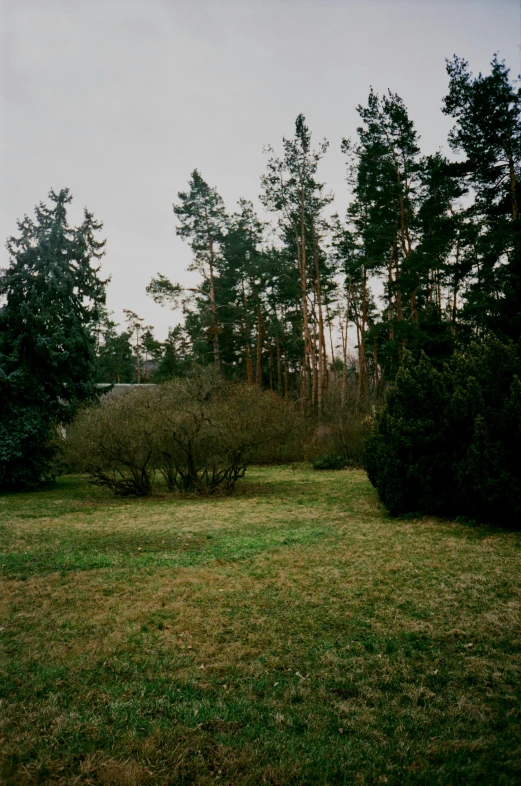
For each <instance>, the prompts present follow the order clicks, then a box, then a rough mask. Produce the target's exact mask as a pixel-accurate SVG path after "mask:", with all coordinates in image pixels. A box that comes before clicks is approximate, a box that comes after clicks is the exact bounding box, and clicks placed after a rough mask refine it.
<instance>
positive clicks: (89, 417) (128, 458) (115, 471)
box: [65, 388, 156, 496]
mask: <svg viewBox="0 0 521 786" xmlns="http://www.w3.org/2000/svg"><path fill="white" fill-rule="evenodd" d="M152 390H153V388H152V389H151V388H142V389H139V388H137V389H136V390H132V391H130V392H128V393H126V394H124V395H120V396H118V397H111V396H109V397H107V399H106V400H104V401H102V402H101V403H100V404H98V405H95V406H92V407H90V408H88V409H84V410H82V411H81V412H80V413H79V415H78V417H77V418H76V420H75V421H74V422H73V424H72V425H71V426H70V427H69V429H68V430H67V440H66V449H65V461H66V464H67V466H68V468H69V469H71V470H74V471H79V472H87V473H88V474H89V475H90V476H91V480H92V482H93V483H96V484H97V485H101V486H107V487H108V488H110V489H111V490H112V491H114V492H115V493H116V494H121V495H124V496H125V495H132V496H146V495H147V494H149V493H150V491H151V490H152V483H153V479H154V470H155V466H154V458H155V457H154V445H153V435H154V431H155V429H156V425H155V420H156V416H155V409H154V406H153V403H154V398H155V396H154V395H153V394H151V391H152Z"/></svg>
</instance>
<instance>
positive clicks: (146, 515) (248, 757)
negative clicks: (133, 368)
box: [0, 468, 521, 786]
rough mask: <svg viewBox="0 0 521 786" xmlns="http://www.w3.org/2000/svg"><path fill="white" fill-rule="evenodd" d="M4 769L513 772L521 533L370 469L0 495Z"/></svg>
mask: <svg viewBox="0 0 521 786" xmlns="http://www.w3.org/2000/svg"><path fill="white" fill-rule="evenodd" d="M0 536H1V539H0V565H1V571H2V583H1V594H0V613H1V618H0V698H1V704H0V718H1V720H0V749H1V750H2V759H1V770H0V772H1V773H2V775H1V776H0V777H2V778H3V782H5V783H7V784H33V783H50V784H69V783H74V784H126V785H128V786H131V785H134V784H167V783H168V784H189V783H190V784H192V783H193V784H233V785H235V784H263V783H268V784H274V785H275V784H373V783H374V784H451V785H452V786H455V785H456V784H471V783H476V784H478V783H479V784H483V783H487V784H514V783H519V782H520V780H521V724H520V709H519V708H520V693H521V690H520V665H521V644H520V642H521V636H520V634H521V618H520V599H521V580H520V576H521V573H520V565H521V548H520V545H521V538H520V536H519V534H516V533H513V532H500V531H497V530H489V529H487V528H484V527H472V526H469V525H468V524H467V525H466V524H462V523H460V524H458V523H454V522H449V521H440V520H436V519H429V518H423V519H419V520H404V519H390V518H389V517H388V516H386V514H385V513H384V512H383V511H382V509H381V507H380V506H379V504H378V502H377V500H376V497H375V495H374V492H373V490H372V488H371V486H370V485H369V483H368V481H367V478H366V476H365V475H364V473H363V472H360V471H342V472H313V471H312V470H308V469H305V468H299V469H296V470H295V469H290V468H262V469H254V470H251V471H250V472H249V473H248V476H247V479H246V480H245V481H243V483H242V485H241V486H240V487H238V490H237V494H236V496H234V497H232V498H220V499H184V500H179V499H172V498H166V497H165V498H161V497H155V498H150V499H147V500H117V499H115V498H114V497H112V496H110V495H109V494H108V493H106V492H105V491H104V490H102V489H97V488H94V487H92V486H89V485H88V483H87V482H86V480H85V479H83V478H79V477H67V478H62V479H61V480H60V481H59V482H58V484H57V486H56V487H55V488H53V489H51V490H46V491H42V492H39V493H34V494H25V495H7V496H4V497H1V498H0Z"/></svg>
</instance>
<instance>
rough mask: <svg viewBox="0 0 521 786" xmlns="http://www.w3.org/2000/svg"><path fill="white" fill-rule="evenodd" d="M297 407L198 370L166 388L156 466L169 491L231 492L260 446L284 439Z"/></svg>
mask: <svg viewBox="0 0 521 786" xmlns="http://www.w3.org/2000/svg"><path fill="white" fill-rule="evenodd" d="M292 414H293V411H292V407H291V406H290V405H289V404H286V403H285V402H284V401H282V400H281V399H280V398H279V397H278V396H276V395H274V394H272V393H269V392H265V391H261V390H260V389H259V388H257V387H254V386H251V385H237V384H231V383H226V382H224V381H223V380H221V379H219V378H217V377H216V376H215V375H214V374H213V373H210V372H205V371H199V372H197V373H196V374H194V375H192V376H191V377H189V378H187V379H182V380H174V381H172V382H169V383H167V384H165V385H163V386H161V391H160V394H159V400H158V409H157V412H156V417H157V429H156V431H155V436H154V439H155V445H156V466H157V467H158V469H159V470H160V471H161V472H162V474H163V476H164V478H165V480H166V483H167V485H168V487H169V488H170V489H178V490H179V491H197V492H206V493H215V492H216V491H218V490H220V491H226V492H230V491H232V490H233V488H234V486H235V483H236V482H237V480H238V479H239V478H241V477H243V475H244V473H245V471H246V467H247V466H248V464H251V463H252V461H253V459H254V456H255V450H256V449H258V448H259V447H260V446H263V445H266V444H268V443H273V442H276V441H280V440H283V439H284V438H285V436H286V435H287V434H288V433H289V431H290V430H291V428H292V427H293V419H292Z"/></svg>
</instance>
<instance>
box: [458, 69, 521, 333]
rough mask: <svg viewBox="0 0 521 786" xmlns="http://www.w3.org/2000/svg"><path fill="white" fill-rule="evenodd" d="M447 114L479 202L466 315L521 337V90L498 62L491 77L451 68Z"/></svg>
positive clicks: (462, 176)
mask: <svg viewBox="0 0 521 786" xmlns="http://www.w3.org/2000/svg"><path fill="white" fill-rule="evenodd" d="M447 72H448V74H449V77H450V83H449V92H448V94H447V96H446V97H445V100H444V105H443V111H444V112H445V114H448V115H450V116H452V117H453V118H455V120H456V125H455V126H454V128H453V129H452V131H451V133H450V136H449V142H450V145H451V147H452V149H453V150H455V151H457V152H460V153H464V154H465V156H466V160H465V161H463V162H456V163H454V164H453V165H452V173H453V175H454V177H455V178H457V179H458V180H459V181H460V182H462V183H464V184H465V185H466V186H467V187H468V189H469V190H470V191H471V193H472V194H473V195H474V202H473V204H472V206H471V207H470V208H469V209H468V216H469V218H470V219H471V220H472V221H473V222H474V224H475V226H476V233H475V244H474V247H475V264H474V267H473V271H472V273H473V280H472V282H471V286H470V289H469V291H468V292H467V301H468V304H467V311H468V312H470V315H471V319H472V320H473V321H474V322H475V323H477V324H478V325H479V326H480V328H481V330H495V331H500V332H502V333H503V334H504V335H507V336H511V337H513V338H518V337H519V336H520V335H521V216H520V213H519V207H520V201H521V89H520V88H519V87H517V88H516V87H515V86H514V85H513V84H512V83H511V82H510V81H509V70H508V69H507V68H506V66H505V64H504V63H503V62H499V61H498V59H497V57H496V56H495V57H494V58H493V60H492V63H491V72H490V74H489V75H487V76H483V75H482V74H478V76H477V77H474V76H473V75H472V73H471V72H470V71H469V66H468V63H467V62H466V61H465V60H463V59H461V58H459V57H456V56H455V57H454V58H453V60H452V61H448V62H447Z"/></svg>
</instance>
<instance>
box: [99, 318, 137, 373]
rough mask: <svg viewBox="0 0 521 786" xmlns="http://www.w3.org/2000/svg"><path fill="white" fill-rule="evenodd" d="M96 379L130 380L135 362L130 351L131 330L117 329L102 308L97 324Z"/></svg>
mask: <svg viewBox="0 0 521 786" xmlns="http://www.w3.org/2000/svg"><path fill="white" fill-rule="evenodd" d="M96 332H97V341H96V367H97V372H96V379H97V381H98V382H100V383H113V384H114V383H117V384H119V383H125V382H132V381H133V380H134V379H135V375H136V362H135V358H134V355H133V352H132V346H131V343H130V342H131V338H132V332H131V330H122V331H118V325H117V323H116V322H114V321H113V320H112V319H110V315H109V314H108V313H107V312H106V310H105V309H103V313H102V318H101V319H100V320H99V322H98V326H97V331H96Z"/></svg>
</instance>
